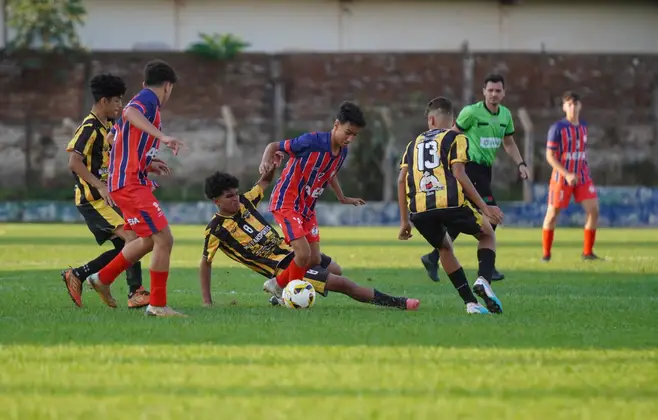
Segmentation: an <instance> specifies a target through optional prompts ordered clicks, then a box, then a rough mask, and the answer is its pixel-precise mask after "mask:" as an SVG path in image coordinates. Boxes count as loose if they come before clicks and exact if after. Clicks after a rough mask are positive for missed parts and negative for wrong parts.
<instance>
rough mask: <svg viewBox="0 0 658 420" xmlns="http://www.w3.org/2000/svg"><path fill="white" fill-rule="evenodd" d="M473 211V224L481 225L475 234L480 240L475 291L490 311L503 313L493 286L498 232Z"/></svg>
mask: <svg viewBox="0 0 658 420" xmlns="http://www.w3.org/2000/svg"><path fill="white" fill-rule="evenodd" d="M472 212H473V215H474V217H475V219H476V222H475V224H473V226H479V227H480V232H479V233H477V234H475V235H474V236H475V237H476V238H477V240H478V250H477V259H478V278H477V280H475V283H474V284H473V292H474V293H475V294H476V295H477V296H479V297H480V299H482V300H483V301H484V304H485V305H486V307H487V309H488V310H489V312H492V313H496V314H502V313H503V305H502V303H501V302H500V299H498V297H497V296H496V294H495V293H494V291H493V289H492V287H491V281H492V276H493V272H494V267H495V265H496V234H495V232H494V230H493V227H492V226H491V224H490V223H489V221H488V220H486V219H485V218H482V216H481V215H480V213H478V212H477V211H476V210H475V209H472Z"/></svg>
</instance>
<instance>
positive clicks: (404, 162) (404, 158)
mask: <svg viewBox="0 0 658 420" xmlns="http://www.w3.org/2000/svg"><path fill="white" fill-rule="evenodd" d="M411 143H413V142H412V141H410V142H409V143H408V144H407V147H405V148H404V154H403V155H402V159H401V160H400V169H404V168H407V167H408V166H409V164H408V163H407V154H408V153H409V147H410V146H411Z"/></svg>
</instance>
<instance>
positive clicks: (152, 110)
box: [126, 91, 158, 121]
mask: <svg viewBox="0 0 658 420" xmlns="http://www.w3.org/2000/svg"><path fill="white" fill-rule="evenodd" d="M127 108H135V109H136V110H138V111H139V112H141V113H142V115H144V116H145V117H146V118H148V120H149V121H153V120H154V119H155V114H156V112H157V110H158V104H157V98H156V96H155V94H153V93H152V92H150V91H142V92H140V93H139V95H137V96H136V97H135V98H133V100H132V101H130V103H128V105H127V106H126V109H127Z"/></svg>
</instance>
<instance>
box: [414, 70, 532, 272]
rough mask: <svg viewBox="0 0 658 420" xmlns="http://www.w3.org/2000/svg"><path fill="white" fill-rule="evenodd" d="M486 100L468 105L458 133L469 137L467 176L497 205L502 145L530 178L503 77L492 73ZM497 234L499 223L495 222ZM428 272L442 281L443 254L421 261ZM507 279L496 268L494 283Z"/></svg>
mask: <svg viewBox="0 0 658 420" xmlns="http://www.w3.org/2000/svg"><path fill="white" fill-rule="evenodd" d="M482 93H483V94H484V101H480V102H477V103H475V104H472V105H468V106H466V107H464V109H462V111H461V112H460V113H459V116H457V121H456V122H455V126H454V127H453V128H452V129H453V130H455V131H458V132H460V133H464V134H465V135H466V137H467V138H468V154H469V162H468V163H467V164H466V174H467V175H468V177H469V178H470V180H471V181H472V182H473V185H474V186H475V189H476V190H477V192H478V193H479V194H480V196H481V197H482V199H483V200H484V202H485V203H486V204H488V205H490V206H496V199H495V198H494V196H493V190H492V188H491V179H492V165H493V162H494V160H495V159H496V153H497V152H498V149H499V148H500V146H501V145H502V146H503V148H504V149H505V152H507V154H508V155H509V156H510V157H511V158H512V159H513V160H514V162H515V163H516V165H517V166H518V168H519V175H520V176H521V178H522V179H525V180H527V179H530V172H529V171H528V167H527V166H526V164H525V162H524V161H523V157H521V153H520V152H519V148H518V147H517V146H516V142H514V137H513V136H514V121H513V120H512V113H511V112H510V110H509V109H508V108H507V107H505V106H503V105H501V101H502V100H503V98H504V97H505V79H504V78H503V76H501V75H499V74H491V75H489V76H487V77H486V79H484V87H483V89H482ZM492 227H493V229H494V231H495V230H496V224H494V223H492ZM448 234H449V235H450V237H451V238H452V239H453V240H454V239H456V238H457V236H458V235H459V232H458V231H456V230H454V229H452V230H450V229H449V230H448ZM420 260H421V261H422V263H423V265H424V266H425V269H426V270H427V275H428V276H429V277H430V278H431V279H432V280H434V281H439V251H438V250H436V249H435V250H434V251H432V252H431V253H429V254H427V255H423V256H422V257H421V259H420ZM504 278H505V276H504V275H503V274H502V273H499V272H498V270H496V268H495V267H494V271H493V275H492V280H493V281H499V280H503V279H504Z"/></svg>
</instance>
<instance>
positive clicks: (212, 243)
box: [203, 226, 219, 263]
mask: <svg viewBox="0 0 658 420" xmlns="http://www.w3.org/2000/svg"><path fill="white" fill-rule="evenodd" d="M205 235H206V240H205V241H204V243H203V258H205V259H206V261H208V262H209V263H211V262H212V260H213V259H214V258H215V254H216V253H217V250H218V249H219V238H218V237H217V236H216V235H215V232H214V229H213V228H211V227H210V226H209V227H207V228H206V232H205Z"/></svg>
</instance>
